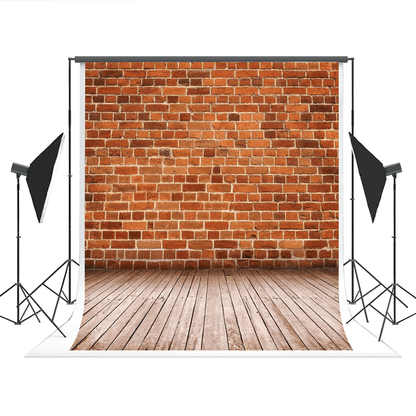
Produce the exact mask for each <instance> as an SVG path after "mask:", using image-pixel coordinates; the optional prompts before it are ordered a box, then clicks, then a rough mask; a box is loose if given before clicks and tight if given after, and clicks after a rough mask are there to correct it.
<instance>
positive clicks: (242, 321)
mask: <svg viewBox="0 0 416 416" xmlns="http://www.w3.org/2000/svg"><path fill="white" fill-rule="evenodd" d="M225 280H226V282H227V286H228V290H229V293H230V296H231V301H232V303H233V307H234V311H235V315H236V319H237V322H238V327H239V328H240V334H241V338H242V340H243V346H244V349H245V350H261V345H260V342H259V340H258V338H257V334H256V331H255V329H254V327H253V324H252V322H251V319H250V316H249V315H248V313H247V310H246V308H245V306H244V303H243V300H242V299H241V296H240V292H239V291H238V288H237V285H236V282H235V279H234V277H233V274H232V272H231V271H229V270H226V271H225Z"/></svg>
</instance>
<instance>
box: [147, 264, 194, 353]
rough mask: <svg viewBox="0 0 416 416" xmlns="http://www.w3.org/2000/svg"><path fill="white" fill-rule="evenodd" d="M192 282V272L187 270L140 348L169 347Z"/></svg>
mask: <svg viewBox="0 0 416 416" xmlns="http://www.w3.org/2000/svg"><path fill="white" fill-rule="evenodd" d="M190 274H191V276H190V278H189V279H188V276H189V275H190ZM191 284H192V273H191V272H190V271H189V270H185V271H184V272H183V273H182V274H181V277H180V279H179V280H178V281H177V283H176V285H175V287H174V288H173V290H172V292H171V293H170V294H169V297H168V299H167V300H166V302H165V304H164V305H163V307H162V309H161V311H160V313H159V315H158V316H157V318H156V319H155V321H154V323H153V325H152V327H151V328H150V330H149V332H148V333H147V335H146V337H145V339H144V340H143V342H142V344H141V345H140V347H139V349H140V350H155V349H166V350H168V349H169V347H170V344H171V342H172V338H173V335H174V334H175V329H176V325H177V324H178V320H179V316H180V313H181V312H182V308H183V304H184V303H185V299H186V296H187V295H188V292H189V289H190V287H191ZM157 347H158V348H157Z"/></svg>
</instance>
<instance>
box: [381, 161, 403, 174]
mask: <svg viewBox="0 0 416 416" xmlns="http://www.w3.org/2000/svg"><path fill="white" fill-rule="evenodd" d="M384 169H385V171H386V176H389V175H397V174H398V173H400V172H402V167H401V165H400V163H393V164H392V165H387V166H384Z"/></svg>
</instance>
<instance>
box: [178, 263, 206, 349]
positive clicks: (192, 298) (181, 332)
mask: <svg viewBox="0 0 416 416" xmlns="http://www.w3.org/2000/svg"><path fill="white" fill-rule="evenodd" d="M201 276H202V273H200V272H199V271H198V272H197V271H195V275H194V276H193V281H192V286H191V289H190V291H189V294H188V296H187V298H186V301H185V305H184V307H183V311H182V314H181V316H180V319H179V322H178V325H177V327H176V330H175V334H174V336H173V340H172V344H171V346H170V349H171V350H182V351H183V350H185V349H186V342H187V340H188V335H189V333H190V328H191V321H192V315H193V313H194V308H195V303H196V299H197V296H198V290H199V285H200V281H201Z"/></svg>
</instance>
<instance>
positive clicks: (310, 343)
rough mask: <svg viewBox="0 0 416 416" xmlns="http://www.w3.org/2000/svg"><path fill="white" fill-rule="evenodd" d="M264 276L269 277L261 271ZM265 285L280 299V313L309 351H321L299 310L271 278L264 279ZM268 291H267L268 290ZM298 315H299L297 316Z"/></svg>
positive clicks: (266, 271) (265, 271)
mask: <svg viewBox="0 0 416 416" xmlns="http://www.w3.org/2000/svg"><path fill="white" fill-rule="evenodd" d="M262 273H264V274H265V275H266V276H268V277H271V276H270V275H269V274H268V270H262ZM266 283H267V285H268V286H269V287H270V289H272V290H274V291H275V292H276V293H277V294H278V295H279V297H280V299H279V300H280V302H279V303H278V304H277V303H276V306H277V305H278V308H279V309H280V311H281V312H282V313H283V315H284V316H285V318H286V319H287V321H288V322H289V323H290V325H291V327H292V328H293V329H294V330H295V332H296V333H297V335H298V336H299V338H300V339H301V340H302V342H303V343H304V344H305V345H306V347H307V348H308V349H309V350H322V349H323V347H322V346H321V345H320V344H319V343H318V342H317V340H316V339H315V338H314V337H313V336H312V335H311V333H310V332H309V331H308V329H307V328H306V327H305V325H304V323H303V322H302V320H303V318H304V317H303V314H301V313H300V312H301V311H300V310H299V309H300V308H299V307H298V306H297V305H296V304H295V303H294V302H293V300H292V299H291V298H290V297H288V296H287V295H286V294H285V292H284V291H283V290H282V289H281V288H280V286H279V285H278V284H277V283H276V282H275V281H274V280H273V279H272V278H271V279H266ZM270 289H269V290H270ZM298 313H299V315H298Z"/></svg>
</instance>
